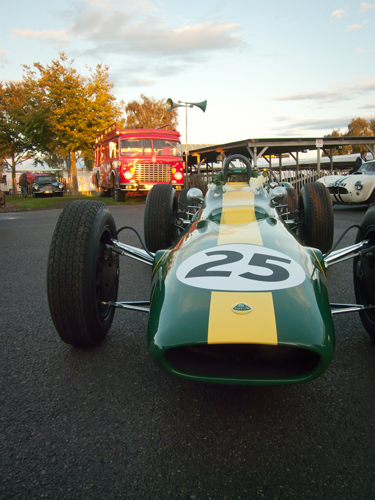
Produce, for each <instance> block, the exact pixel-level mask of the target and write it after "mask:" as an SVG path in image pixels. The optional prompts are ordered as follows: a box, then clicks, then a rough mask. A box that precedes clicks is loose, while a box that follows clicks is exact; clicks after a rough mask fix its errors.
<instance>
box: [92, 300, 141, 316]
mask: <svg viewBox="0 0 375 500" xmlns="http://www.w3.org/2000/svg"><path fill="white" fill-rule="evenodd" d="M102 304H103V305H105V306H112V307H118V308H120V309H130V310H131V311H139V312H145V313H147V314H148V313H149V312H150V302H147V301H138V302H102Z"/></svg>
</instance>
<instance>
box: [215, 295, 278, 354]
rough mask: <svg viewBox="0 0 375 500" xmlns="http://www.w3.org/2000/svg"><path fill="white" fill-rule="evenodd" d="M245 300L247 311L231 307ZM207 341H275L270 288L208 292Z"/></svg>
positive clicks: (228, 342) (229, 342)
mask: <svg viewBox="0 0 375 500" xmlns="http://www.w3.org/2000/svg"><path fill="white" fill-rule="evenodd" d="M239 303H245V304H247V305H249V306H251V307H252V311H251V312H249V313H248V314H236V313H234V312H233V311H232V307H233V306H235V305H236V304H239ZM207 342H208V344H275V345H276V344H277V330H276V320H275V312H274V306H273V299H272V292H262V293H257V292H212V293H211V307H210V319H209V324H208V338H207Z"/></svg>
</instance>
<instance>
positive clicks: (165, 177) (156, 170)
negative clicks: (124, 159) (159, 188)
mask: <svg viewBox="0 0 375 500" xmlns="http://www.w3.org/2000/svg"><path fill="white" fill-rule="evenodd" d="M136 167H137V168H136V170H135V178H136V180H137V181H139V182H170V181H171V166H170V165H168V164H165V163H137V165H136Z"/></svg>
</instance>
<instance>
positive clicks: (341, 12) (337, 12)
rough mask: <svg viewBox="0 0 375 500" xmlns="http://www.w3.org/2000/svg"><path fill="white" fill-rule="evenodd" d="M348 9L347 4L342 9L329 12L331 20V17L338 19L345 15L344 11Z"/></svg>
mask: <svg viewBox="0 0 375 500" xmlns="http://www.w3.org/2000/svg"><path fill="white" fill-rule="evenodd" d="M347 10H348V6H346V7H344V8H343V9H338V10H335V11H334V12H332V14H331V20H333V19H340V18H342V17H344V16H345V15H346V11H347Z"/></svg>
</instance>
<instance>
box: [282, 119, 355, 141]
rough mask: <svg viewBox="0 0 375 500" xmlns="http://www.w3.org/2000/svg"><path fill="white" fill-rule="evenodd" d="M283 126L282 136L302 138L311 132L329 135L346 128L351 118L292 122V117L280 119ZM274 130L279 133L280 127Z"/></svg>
mask: <svg viewBox="0 0 375 500" xmlns="http://www.w3.org/2000/svg"><path fill="white" fill-rule="evenodd" d="M280 118H281V120H279V122H281V121H283V118H285V120H284V121H285V124H284V126H283V136H300V137H301V136H304V135H307V134H310V133H311V132H316V131H318V132H319V133H320V134H325V133H330V132H332V130H333V129H335V130H336V129H342V128H345V129H346V128H347V126H348V123H350V121H351V120H352V118H353V117H352V116H350V117H349V116H342V117H339V118H324V119H310V120H309V119H305V120H295V121H294V120H293V118H292V117H280ZM274 130H276V131H278V132H279V131H280V125H278V126H277V127H274Z"/></svg>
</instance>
